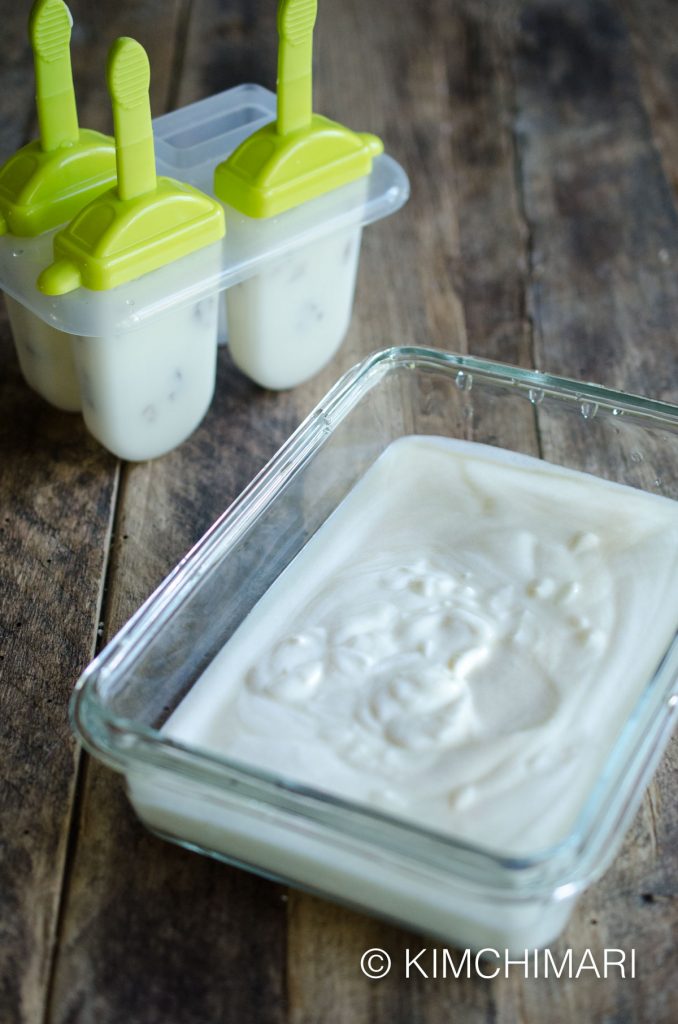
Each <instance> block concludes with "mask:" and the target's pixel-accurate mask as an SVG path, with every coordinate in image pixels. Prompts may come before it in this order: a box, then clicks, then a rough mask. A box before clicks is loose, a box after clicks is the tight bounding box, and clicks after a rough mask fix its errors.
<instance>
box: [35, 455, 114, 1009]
mask: <svg viewBox="0 0 678 1024" xmlns="http://www.w3.org/2000/svg"><path fill="white" fill-rule="evenodd" d="M120 477H121V463H120V462H118V464H117V466H116V468H115V474H114V478H113V494H112V500H111V504H110V510H111V511H110V515H109V518H108V527H107V529H106V536H105V540H104V547H105V556H104V565H103V572H102V573H101V584H100V587H99V593H98V594H97V603H96V604H97V614H96V616H95V619H94V621H95V627H94V636H93V638H92V644H91V648H90V660H91V659H92V658H94V657H96V655H97V654H98V653H99V650H100V649H101V647H102V642H103V632H102V630H101V623H102V622H103V621H104V620H105V618H106V615H107V603H108V602H107V596H106V595H107V594H108V592H109V588H108V581H109V574H110V571H111V562H112V558H111V555H112V551H113V537H114V536H115V529H116V524H117V521H118V512H119V506H120V494H121V487H120ZM86 770H87V758H86V756H85V755H84V751H83V749H82V747H81V746H80V747H79V749H78V753H77V759H76V764H75V777H74V781H73V796H72V799H71V806H70V811H69V815H68V838H67V840H66V851H65V854H64V860H63V865H62V868H61V884H60V887H59V902H58V906H57V912H56V917H55V924H54V931H53V935H52V942H51V949H50V954H49V959H50V964H49V973H48V976H47V987H46V989H45V1002H44V1009H43V1015H42V1024H49V1021H50V1018H51V1016H52V993H53V989H54V978H55V975H56V965H57V960H58V957H59V946H60V941H61V936H62V931H63V923H64V918H65V913H66V903H67V901H68V892H69V889H70V880H71V875H72V871H73V865H74V864H75V854H76V850H77V846H78V825H79V822H80V811H81V808H82V801H83V794H84V792H85V775H86Z"/></svg>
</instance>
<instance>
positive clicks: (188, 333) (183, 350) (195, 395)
mask: <svg viewBox="0 0 678 1024" xmlns="http://www.w3.org/2000/svg"><path fill="white" fill-rule="evenodd" d="M217 314H218V304H217V298H216V296H215V295H212V296H208V297H207V298H205V299H203V300H202V301H201V302H198V303H192V304H190V305H187V306H184V307H181V308H179V309H173V310H171V311H170V312H168V313H164V314H162V315H159V316H156V317H154V318H153V319H152V320H151V322H150V323H148V324H147V325H146V326H143V327H139V328H138V329H137V330H134V331H128V332H127V333H125V334H120V335H105V334H104V335H101V336H100V337H93V338H85V337H78V336H75V335H74V336H73V349H74V353H75V364H76V370H77V374H78V378H79V382H80V391H81V394H82V414H83V417H84V420H85V423H86V424H87V427H88V429H89V430H90V431H91V433H92V434H93V435H94V436H95V437H96V438H97V440H98V441H100V442H101V444H103V445H104V446H105V447H106V448H108V449H109V451H111V452H113V453H114V454H115V455H118V456H119V457H120V458H122V459H130V460H132V461H140V460H143V459H153V458H156V457H157V456H159V455H163V454H164V453H165V452H168V451H170V450H171V449H172V448H175V447H176V446H177V445H178V444H180V443H181V442H182V441H183V440H184V439H185V438H186V437H188V435H189V434H190V433H191V432H192V431H193V430H194V429H195V428H196V427H197V426H198V424H199V423H200V421H201V420H202V418H203V416H204V415H205V413H206V412H207V409H208V407H209V404H210V402H211V400H212V395H213V393H214V382H215V374H216V357H217Z"/></svg>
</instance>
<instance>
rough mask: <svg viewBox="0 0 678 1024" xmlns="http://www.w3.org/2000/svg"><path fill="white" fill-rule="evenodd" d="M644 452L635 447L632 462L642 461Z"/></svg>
mask: <svg viewBox="0 0 678 1024" xmlns="http://www.w3.org/2000/svg"><path fill="white" fill-rule="evenodd" d="M642 461H643V453H642V452H639V451H638V449H637V448H634V449H633V451H632V452H631V462H642Z"/></svg>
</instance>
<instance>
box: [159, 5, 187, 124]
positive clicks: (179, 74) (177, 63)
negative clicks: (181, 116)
mask: <svg viewBox="0 0 678 1024" xmlns="http://www.w3.org/2000/svg"><path fill="white" fill-rule="evenodd" d="M192 13H193V0H183V3H182V4H181V5H180V11H179V17H178V18H177V29H176V34H175V37H174V52H173V54H172V61H171V64H170V75H169V85H168V88H167V97H166V100H165V111H170V110H176V108H177V105H178V102H179V92H180V88H181V82H182V80H183V73H184V63H185V61H186V49H187V44H188V33H189V28H190V23H191V14H192Z"/></svg>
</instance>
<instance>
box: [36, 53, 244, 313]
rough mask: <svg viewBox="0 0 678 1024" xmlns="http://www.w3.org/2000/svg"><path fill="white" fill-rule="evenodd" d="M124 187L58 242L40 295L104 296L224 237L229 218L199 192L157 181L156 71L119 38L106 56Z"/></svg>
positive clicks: (92, 206) (84, 213)
mask: <svg viewBox="0 0 678 1024" xmlns="http://www.w3.org/2000/svg"><path fill="white" fill-rule="evenodd" d="M107 79H108V90H109V92H110V95H111V101H112V105H113V125H114V130H115V147H116V160H117V168H118V184H117V186H116V187H115V188H112V189H109V191H107V192H104V193H103V194H102V195H99V196H97V198H96V199H94V200H92V202H91V203H89V205H88V206H86V207H85V208H84V209H83V210H81V211H80V212H79V213H78V214H76V216H75V218H74V219H73V220H72V221H71V223H70V224H68V225H67V227H65V228H64V229H63V230H62V231H60V232H59V233H58V234H57V235H56V236H55V238H54V263H52V264H51V265H50V266H49V267H47V268H46V269H45V270H43V272H42V274H41V275H40V277H39V278H38V288H39V289H40V290H41V291H42V292H44V293H45V294H46V295H62V294H64V293H65V292H70V291H73V290H74V289H75V288H78V287H80V285H83V286H84V287H86V288H91V289H93V290H94V291H105V290H108V289H109V288H115V287H116V286H117V285H120V284H124V283H125V282H126V281H132V280H134V279H135V278H137V277H141V275H142V274H146V273H148V272H149V271H151V270H157V269H158V268H159V267H162V266H165V265H166V264H167V263H171V262H173V261H174V260H177V259H180V258H181V257H182V256H186V255H187V254H188V253H190V252H194V251H195V250H196V249H201V248H202V247H203V246H206V245H209V244H211V243H212V242H217V241H218V240H219V239H220V238H223V236H224V234H225V231H226V225H225V221H224V211H223V208H222V207H221V205H220V204H219V203H218V202H217V201H216V200H215V199H212V198H210V197H209V196H207V195H205V193H204V192H200V191H199V190H198V189H197V188H193V187H192V186H191V185H187V184H185V183H183V182H179V181H174V180H173V179H172V178H156V174H155V151H154V146H153V129H152V124H151V108H150V103H149V98H148V86H149V82H150V69H149V65H148V57H147V56H146V51H145V50H144V48H143V47H142V46H141V45H140V44H139V43H137V42H136V41H135V40H134V39H128V38H125V37H123V38H121V39H117V40H116V41H115V43H114V44H113V46H112V47H111V50H110V53H109V56H108V69H107Z"/></svg>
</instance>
